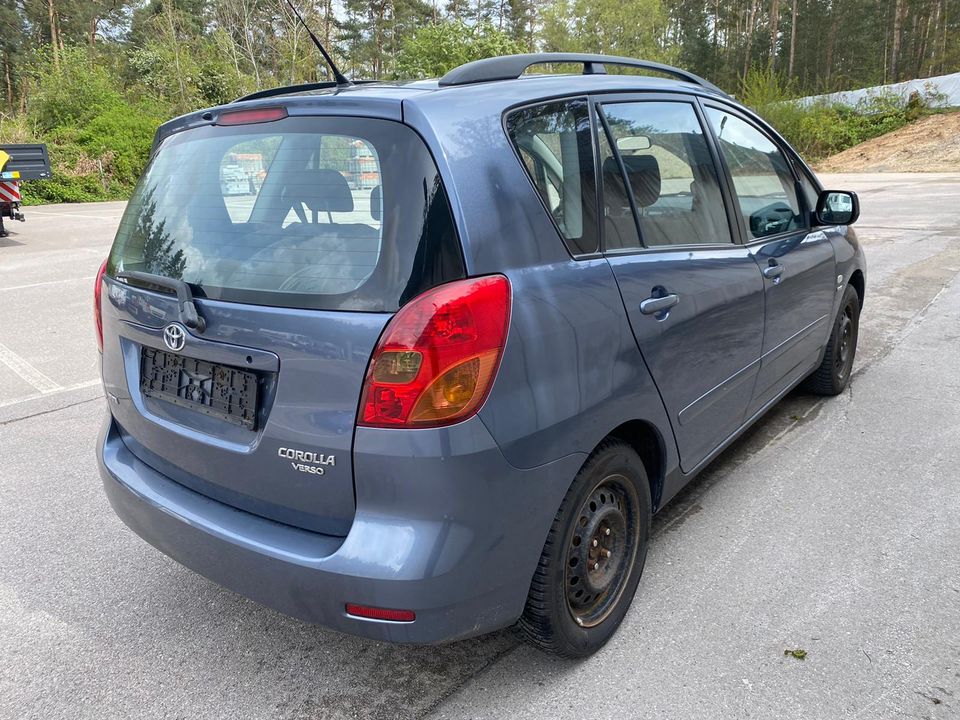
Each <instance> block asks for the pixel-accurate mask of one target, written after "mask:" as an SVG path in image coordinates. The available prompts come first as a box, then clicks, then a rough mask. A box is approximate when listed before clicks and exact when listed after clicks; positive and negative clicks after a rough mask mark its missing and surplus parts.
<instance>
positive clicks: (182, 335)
mask: <svg viewBox="0 0 960 720" xmlns="http://www.w3.org/2000/svg"><path fill="white" fill-rule="evenodd" d="M163 342H164V344H165V345H166V346H167V347H168V348H170V349H171V350H173V351H174V352H180V351H181V350H183V346H184V345H186V344H187V331H186V330H185V329H184V327H183V325H181V324H180V323H170V324H169V325H167V326H166V327H165V328H164V329H163Z"/></svg>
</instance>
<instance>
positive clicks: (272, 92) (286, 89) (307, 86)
mask: <svg viewBox="0 0 960 720" xmlns="http://www.w3.org/2000/svg"><path fill="white" fill-rule="evenodd" d="M351 82H352V83H353V84H354V85H363V84H364V83H373V82H378V81H377V80H352V81H351ZM337 87H340V88H342V87H343V86H342V85H339V84H337V83H336V82H332V81H329V80H326V81H324V82H314V83H303V84H301V85H286V86H281V87H275V88H270V89H269V90H258V91H257V92H255V93H250V94H249V95H244V96H243V97H239V98H237V99H236V100H234V101H233V102H243V101H244V100H259V99H260V98H268V97H276V96H277V95H289V94H290V93H298V92H306V91H308V90H330V89H333V88H337Z"/></svg>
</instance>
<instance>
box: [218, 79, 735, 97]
mask: <svg viewBox="0 0 960 720" xmlns="http://www.w3.org/2000/svg"><path fill="white" fill-rule="evenodd" d="M491 87H495V88H496V92H497V93H501V94H503V95H504V96H505V97H509V98H511V99H512V101H513V102H522V101H535V100H537V99H539V98H540V97H541V96H542V97H548V96H554V95H556V94H557V92H558V91H562V93H563V94H570V95H575V94H580V93H583V94H586V93H592V92H611V91H621V92H627V91H635V92H643V91H654V92H684V93H691V92H693V93H700V94H705V95H715V94H716V93H712V92H710V91H708V90H705V88H703V87H702V86H699V85H696V84H694V83H691V82H686V81H683V80H675V79H673V78H663V77H656V76H653V75H627V74H609V75H582V74H573V73H570V74H557V73H553V74H541V73H529V74H524V75H521V76H520V77H519V78H516V79H507V80H489V81H483V82H477V83H470V84H464V85H451V86H444V85H441V84H440V81H439V80H438V79H436V78H434V79H430V80H412V81H394V82H389V81H362V82H358V83H356V84H354V85H350V86H348V87H336V86H333V87H297V86H294V87H289V88H276V89H274V90H271V91H267V92H269V94H267V93H266V92H265V93H262V94H261V93H255V94H254V95H252V96H246V97H244V98H240V99H239V100H237V101H235V102H236V103H245V102H252V101H256V100H262V99H266V98H275V99H282V100H283V101H284V102H285V103H286V102H290V103H296V102H297V99H298V98H303V99H315V98H318V97H324V96H327V97H333V96H346V95H349V96H351V97H356V98H361V97H363V98H370V99H377V100H390V99H393V100H398V101H399V100H405V99H412V98H415V97H417V96H422V95H426V94H432V93H443V94H444V95H459V94H472V93H477V92H481V93H484V92H486V91H487V90H489V89H490V88H491Z"/></svg>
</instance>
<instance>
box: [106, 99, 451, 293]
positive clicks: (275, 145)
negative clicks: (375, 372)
mask: <svg viewBox="0 0 960 720" xmlns="http://www.w3.org/2000/svg"><path fill="white" fill-rule="evenodd" d="M124 269H126V270H140V271H143V272H149V273H154V274H160V275H165V276H168V277H175V278H178V279H182V280H184V281H186V282H188V283H190V284H191V285H193V286H194V288H195V290H196V292H197V294H198V295H200V296H201V297H207V298H212V299H220V300H227V301H236V302H248V303H253V304H261V305H277V306H282V307H299V308H314V309H330V310H367V311H394V310H396V309H397V308H399V307H400V306H401V305H402V304H403V303H404V302H406V301H407V300H409V299H410V298H411V297H413V296H415V295H417V294H419V293H420V292H422V291H423V290H426V289H428V288H430V287H433V286H435V285H437V284H440V283H442V282H446V281H448V280H453V279H457V278H460V277H463V276H464V266H463V258H462V254H461V250H460V245H459V240H458V239H457V235H456V232H455V230H454V223H453V218H452V214H451V211H450V206H449V202H448V200H447V197H446V194H445V192H444V188H443V184H442V182H441V180H440V177H439V174H438V172H437V169H436V166H435V164H434V162H433V159H432V157H431V156H430V153H429V152H428V151H427V148H426V146H425V145H424V144H423V141H422V140H421V139H420V138H419V137H418V136H417V135H416V134H415V133H414V132H413V131H412V130H411V129H410V128H408V127H406V126H404V125H401V124H400V123H395V122H390V121H386V120H375V119H366V118H333V117H314V118H305V117H300V118H286V119H284V120H280V121H276V122H271V123H263V124H259V125H240V126H233V127H216V126H208V127H202V128H196V129H193V130H187V131H184V132H181V133H177V134H174V135H172V136H170V137H169V138H167V139H166V140H165V141H164V142H163V144H162V145H161V146H160V148H159V149H158V151H157V152H156V154H155V156H154V158H153V159H152V161H151V163H150V164H149V166H148V168H147V170H146V172H145V173H144V176H143V177H142V178H141V181H140V183H139V184H138V186H137V189H136V190H135V192H134V195H133V197H132V198H131V201H130V203H129V205H128V207H127V210H126V212H125V214H124V217H123V220H122V222H121V224H120V228H119V230H118V233H117V239H116V241H115V243H114V248H113V251H112V252H111V256H110V263H109V266H108V271H109V272H110V273H111V274H115V273H116V272H119V271H120V270H124Z"/></svg>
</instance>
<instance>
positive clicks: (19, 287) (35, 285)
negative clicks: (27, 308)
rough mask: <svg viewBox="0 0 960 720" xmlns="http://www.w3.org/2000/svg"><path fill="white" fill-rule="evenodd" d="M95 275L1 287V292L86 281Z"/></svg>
mask: <svg viewBox="0 0 960 720" xmlns="http://www.w3.org/2000/svg"><path fill="white" fill-rule="evenodd" d="M95 277H96V275H88V276H86V277H78V278H62V279H60V280H47V281H45V282H35V283H29V284H27V285H13V286H11V287H0V292H3V291H4V290H26V289H28V288H35V287H43V286H44V285H59V284H60V283H68V282H80V281H81V280H84V281H86V280H93V279H94V278H95Z"/></svg>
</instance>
